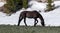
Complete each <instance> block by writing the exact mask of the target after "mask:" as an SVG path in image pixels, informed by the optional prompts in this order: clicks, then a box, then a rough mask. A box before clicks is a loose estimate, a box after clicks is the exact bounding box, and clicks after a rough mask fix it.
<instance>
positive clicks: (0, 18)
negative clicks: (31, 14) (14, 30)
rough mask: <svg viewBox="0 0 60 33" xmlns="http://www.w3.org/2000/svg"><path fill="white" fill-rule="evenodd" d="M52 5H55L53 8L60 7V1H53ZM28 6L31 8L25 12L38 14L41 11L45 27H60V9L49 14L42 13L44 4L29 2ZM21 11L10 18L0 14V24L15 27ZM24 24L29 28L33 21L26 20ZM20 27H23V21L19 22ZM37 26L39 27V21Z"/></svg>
mask: <svg viewBox="0 0 60 33" xmlns="http://www.w3.org/2000/svg"><path fill="white" fill-rule="evenodd" d="M1 4H2V3H1ZM1 4H0V5H1ZM54 4H55V6H60V1H55V2H54ZM29 5H32V6H31V7H30V8H28V9H26V10H38V12H39V10H41V12H40V13H41V14H42V16H43V18H44V21H45V25H46V26H60V7H59V8H57V9H55V10H53V11H50V12H44V10H45V8H46V3H39V2H36V1H31V2H29ZM21 11H23V10H20V11H18V12H16V13H15V14H12V15H11V16H6V14H5V13H2V12H0V24H6V25H7V24H10V25H14V24H15V25H17V23H18V19H19V14H20V13H21ZM38 20H39V19H38ZM26 22H27V24H28V25H30V26H32V25H34V19H28V18H27V20H26ZM21 25H24V21H23V20H22V21H21ZM37 25H41V24H40V20H39V23H38V24H37Z"/></svg>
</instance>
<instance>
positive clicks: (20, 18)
mask: <svg viewBox="0 0 60 33" xmlns="http://www.w3.org/2000/svg"><path fill="white" fill-rule="evenodd" d="M22 19H23V18H22V17H19V20H18V26H19V25H20V22H21V20H22Z"/></svg>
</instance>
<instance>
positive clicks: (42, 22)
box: [39, 14, 45, 26]
mask: <svg viewBox="0 0 60 33" xmlns="http://www.w3.org/2000/svg"><path fill="white" fill-rule="evenodd" d="M39 19H40V20H41V24H42V26H45V24H44V19H43V17H42V15H41V14H39Z"/></svg>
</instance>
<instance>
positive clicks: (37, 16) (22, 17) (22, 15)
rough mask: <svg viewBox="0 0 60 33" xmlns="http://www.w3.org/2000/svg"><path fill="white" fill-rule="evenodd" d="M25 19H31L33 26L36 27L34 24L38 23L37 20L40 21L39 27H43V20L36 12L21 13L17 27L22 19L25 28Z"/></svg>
mask: <svg viewBox="0 0 60 33" xmlns="http://www.w3.org/2000/svg"><path fill="white" fill-rule="evenodd" d="M26 17H27V18H33V19H34V20H35V21H34V26H36V24H37V23H38V20H37V18H39V19H40V20H41V25H42V26H45V24H44V19H43V17H42V15H41V14H40V13H39V12H37V11H36V10H34V11H23V12H21V14H20V16H19V21H18V26H19V24H20V22H21V20H22V19H24V23H25V25H26V26H27V24H26Z"/></svg>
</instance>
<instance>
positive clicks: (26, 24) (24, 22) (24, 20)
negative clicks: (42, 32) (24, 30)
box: [24, 18, 27, 26]
mask: <svg viewBox="0 0 60 33" xmlns="http://www.w3.org/2000/svg"><path fill="white" fill-rule="evenodd" d="M24 23H25V25H26V26H27V24H26V18H24Z"/></svg>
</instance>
